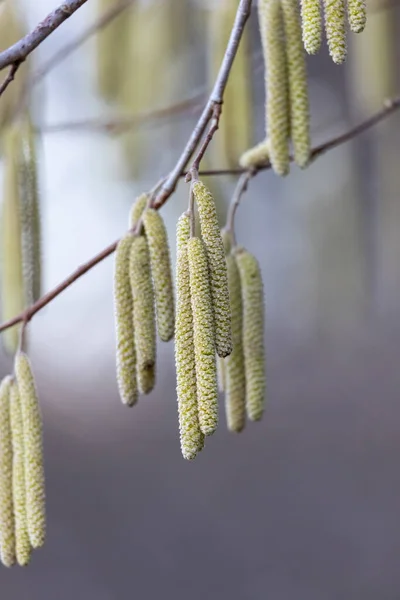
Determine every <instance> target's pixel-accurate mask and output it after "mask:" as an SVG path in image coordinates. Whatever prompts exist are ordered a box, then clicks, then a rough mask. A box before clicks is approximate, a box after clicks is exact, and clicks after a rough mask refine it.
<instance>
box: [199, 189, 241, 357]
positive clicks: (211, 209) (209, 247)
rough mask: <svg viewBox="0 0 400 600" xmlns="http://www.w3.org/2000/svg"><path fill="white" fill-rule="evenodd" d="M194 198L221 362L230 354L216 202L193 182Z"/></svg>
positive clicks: (223, 253)
mask: <svg viewBox="0 0 400 600" xmlns="http://www.w3.org/2000/svg"><path fill="white" fill-rule="evenodd" d="M193 195H194V198H195V200H196V203H197V207H198V211H199V217H200V226H201V236H202V238H203V242H204V245H205V248H206V251H207V259H208V266H209V270H210V284H211V297H212V308H213V311H214V321H215V347H216V350H217V354H218V356H220V357H221V358H224V357H225V356H228V355H229V354H230V353H231V352H232V331H231V313H230V303H229V290H228V275H227V271H226V260H225V251H224V244H223V241H222V237H221V232H220V228H219V224H218V216H217V210H216V207H215V202H214V199H213V197H212V195H211V193H210V191H209V190H208V189H207V188H206V186H205V185H204V183H202V182H201V181H196V182H195V183H194V184H193Z"/></svg>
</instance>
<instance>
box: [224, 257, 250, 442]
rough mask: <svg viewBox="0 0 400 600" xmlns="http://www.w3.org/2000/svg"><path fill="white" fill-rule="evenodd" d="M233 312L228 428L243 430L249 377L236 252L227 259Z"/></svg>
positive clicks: (227, 383) (227, 378)
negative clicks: (244, 349) (247, 379)
mask: <svg viewBox="0 0 400 600" xmlns="http://www.w3.org/2000/svg"><path fill="white" fill-rule="evenodd" d="M226 262H227V267H228V281H229V296H230V299H231V314H232V340H233V351H232V354H230V355H229V356H227V358H226V359H225V361H226V362H225V364H226V387H225V411H226V421H227V424H228V429H230V430H231V431H235V432H239V431H242V429H243V428H244V426H245V423H246V379H245V371H244V355H243V306H242V291H241V283H240V273H239V269H238V266H237V264H236V258H235V256H234V255H232V254H229V255H228V256H227V258H226Z"/></svg>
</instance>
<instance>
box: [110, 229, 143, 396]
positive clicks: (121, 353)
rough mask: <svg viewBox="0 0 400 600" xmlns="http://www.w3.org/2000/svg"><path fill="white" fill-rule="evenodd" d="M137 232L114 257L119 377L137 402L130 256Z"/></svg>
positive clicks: (121, 391) (122, 388) (120, 386)
mask: <svg viewBox="0 0 400 600" xmlns="http://www.w3.org/2000/svg"><path fill="white" fill-rule="evenodd" d="M132 243H133V236H132V235H130V234H129V233H128V234H126V235H125V236H124V237H123V238H122V239H121V240H120V241H119V243H118V245H117V249H116V251H115V260H114V313H115V330H116V343H117V381H118V389H119V394H120V397H121V401H122V402H123V403H124V404H126V405H127V406H133V405H134V404H135V403H136V402H137V399H138V389H137V383H136V350H135V337H134V331H133V298H132V290H131V281H130V274H129V259H130V252H131V247H132Z"/></svg>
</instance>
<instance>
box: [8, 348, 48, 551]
mask: <svg viewBox="0 0 400 600" xmlns="http://www.w3.org/2000/svg"><path fill="white" fill-rule="evenodd" d="M14 368H15V376H16V381H17V385H18V392H19V396H20V401H21V410H22V424H23V435H24V450H25V452H24V460H25V482H26V514H27V522H28V532H29V539H30V542H31V545H32V547H33V548H39V547H40V546H43V544H44V540H45V535H46V510H45V481H44V460H43V433H42V417H41V414H40V407H39V400H38V396H37V392H36V386H35V380H34V377H33V373H32V368H31V365H30V361H29V358H28V356H27V355H26V354H25V353H24V352H17V354H16V356H15V364H14Z"/></svg>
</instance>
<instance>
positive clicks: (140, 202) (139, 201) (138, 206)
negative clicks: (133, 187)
mask: <svg viewBox="0 0 400 600" xmlns="http://www.w3.org/2000/svg"><path fill="white" fill-rule="evenodd" d="M147 202H148V196H147V194H141V195H140V196H138V197H137V198H136V200H135V201H134V203H133V204H132V207H131V210H130V211H129V225H128V227H129V229H132V228H133V227H135V225H136V223H137V222H138V221H139V219H140V217H141V216H142V213H143V211H144V209H145V208H146V204H147Z"/></svg>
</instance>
